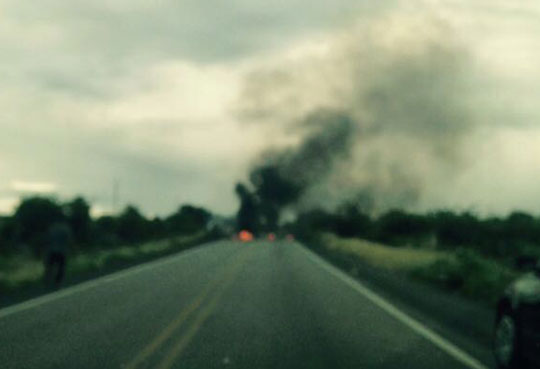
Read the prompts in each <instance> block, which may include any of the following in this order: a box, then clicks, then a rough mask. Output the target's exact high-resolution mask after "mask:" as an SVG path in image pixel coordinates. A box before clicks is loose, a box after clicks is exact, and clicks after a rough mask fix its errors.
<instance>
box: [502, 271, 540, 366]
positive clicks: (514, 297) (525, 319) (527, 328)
mask: <svg viewBox="0 0 540 369" xmlns="http://www.w3.org/2000/svg"><path fill="white" fill-rule="evenodd" d="M496 316H497V318H496V321H495V333H494V340H493V343H494V344H493V349H494V354H495V359H496V361H497V364H498V367H499V368H500V369H515V368H520V369H521V368H540V260H539V261H536V263H535V266H534V267H533V268H532V271H531V272H529V273H528V274H526V275H525V276H523V277H521V278H519V279H518V280H516V281H514V282H513V283H512V284H511V285H510V286H509V287H508V288H507V289H506V291H505V293H504V295H503V296H502V298H501V299H500V300H499V302H498V304H497V315H496Z"/></svg>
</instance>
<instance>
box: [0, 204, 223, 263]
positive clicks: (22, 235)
mask: <svg viewBox="0 0 540 369" xmlns="http://www.w3.org/2000/svg"><path fill="white" fill-rule="evenodd" d="M211 219H212V214H211V213H210V212H209V211H208V210H206V209H204V208H201V207H196V206H192V205H183V206H180V207H179V208H178V210H177V211H176V212H174V213H173V214H171V215H169V216H167V217H164V218H160V217H154V218H147V217H146V216H145V215H144V214H142V213H141V211H140V210H139V209H138V208H137V207H136V206H134V205H128V206H127V207H126V208H125V209H124V210H123V211H122V212H121V213H120V214H118V215H104V216H101V217H98V218H96V219H94V218H92V217H91V215H90V204H89V203H88V202H87V201H86V200H85V199H84V198H83V197H77V198H75V199H73V200H70V201H67V202H60V201H58V200H56V199H54V198H49V197H39V196H37V197H30V198H26V199H23V200H22V201H21V203H20V204H19V205H18V207H17V208H16V210H15V211H14V213H13V214H12V215H9V216H4V217H1V218H0V254H4V255H6V254H14V253H20V252H23V251H29V252H31V253H32V255H34V256H35V257H42V256H43V253H44V250H45V249H46V247H47V245H46V243H47V232H48V230H49V228H50V227H51V226H52V225H53V224H54V223H57V222H64V223H66V224H68V225H69V227H70V229H71V232H72V236H73V241H74V242H73V243H74V245H75V247H76V248H77V249H78V250H84V249H86V248H94V247H114V246H117V245H123V244H133V243H140V242H145V241H149V240H152V239H158V238H164V237H170V236H176V235H182V234H192V233H195V232H198V231H201V230H204V229H206V227H207V226H208V224H209V222H210V220H211Z"/></svg>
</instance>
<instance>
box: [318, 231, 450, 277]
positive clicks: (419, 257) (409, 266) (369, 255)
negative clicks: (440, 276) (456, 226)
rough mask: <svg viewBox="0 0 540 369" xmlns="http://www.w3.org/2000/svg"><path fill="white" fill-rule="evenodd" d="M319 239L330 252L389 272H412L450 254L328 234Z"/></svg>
mask: <svg viewBox="0 0 540 369" xmlns="http://www.w3.org/2000/svg"><path fill="white" fill-rule="evenodd" d="M321 237H322V238H321V241H322V243H323V245H325V247H327V248H328V250H330V251H337V252H341V253H346V254H349V255H351V256H353V257H356V258H358V259H359V260H361V261H363V262H365V263H367V264H369V265H372V266H375V267H378V268H382V269H386V270H391V271H401V272H412V271H414V270H416V269H418V268H425V267H427V266H429V265H432V264H433V263H436V262H438V261H442V260H448V259H450V258H451V255H450V254H448V253H446V252H442V251H437V250H427V249H420V248H413V247H392V246H387V245H383V244H380V243H375V242H370V241H366V240H361V239H357V238H339V237H337V236H335V235H333V234H330V233H325V234H323V235H322V236H321Z"/></svg>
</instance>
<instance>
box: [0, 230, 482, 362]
mask: <svg viewBox="0 0 540 369" xmlns="http://www.w3.org/2000/svg"><path fill="white" fill-rule="evenodd" d="M473 356H474V353H473V354H472V355H471V354H468V353H465V352H464V351H463V350H461V349H460V348H458V347H457V346H456V345H454V344H452V343H451V342H450V341H449V340H447V339H445V338H444V337H443V336H442V335H439V334H436V333H434V332H433V331H432V330H430V329H429V328H427V327H426V326H425V325H423V324H422V323H420V322H419V321H418V320H415V319H412V318H410V317H409V316H408V315H406V314H405V313H403V312H402V311H401V310H399V309H398V308H396V307H395V306H394V305H392V304H390V303H388V301H387V300H384V299H382V298H381V297H380V296H379V295H377V294H375V293H373V292H372V291H371V290H368V289H366V288H365V287H364V286H363V285H362V284H359V283H358V282H355V281H353V280H352V279H350V278H349V277H347V276H345V275H344V274H342V273H341V272H339V271H337V270H336V269H334V268H333V267H331V266H329V265H328V264H327V263H326V262H324V261H322V260H321V259H319V258H318V257H317V256H314V255H313V254H311V252H309V251H307V250H306V249H304V248H303V247H302V246H300V245H298V244H296V243H288V242H275V243H269V242H253V243H248V244H241V243H234V242H227V241H222V242H216V243H213V244H209V245H204V246H202V247H199V248H196V249H194V250H191V251H188V252H185V253H182V254H179V255H176V256H172V257H168V258H166V259H162V260H158V261H156V262H152V263H148V264H145V265H142V266H138V267H135V268H131V269H128V270H125V271H123V272H119V273H116V274H113V275H110V276H107V277H103V278H100V279H98V280H94V281H91V282H87V283H84V284H81V285H79V286H75V287H71V288H68V289H65V290H62V291H59V292H56V293H53V294H51V295H47V296H44V297H40V298H38V299H35V300H31V301H29V302H26V303H23V304H19V305H15V306H12V307H9V308H5V309H2V310H0V367H2V368H28V369H31V368H55V369H58V368H79V369H83V368H100V369H103V368H126V369H139V368H156V369H168V368H183V369H190V368H204V369H206V368H245V369H248V368H249V369H253V368H295V369H297V368H310V369H312V368H313V369H316V368H370V369H371V368H381V369H382V368H399V369H406V368H414V369H423V368H430V369H432V368H438V369H450V368H452V369H455V368H469V369H470V368H475V369H482V368H485V366H484V365H483V364H481V363H480V362H478V361H477V360H475V359H474V358H473Z"/></svg>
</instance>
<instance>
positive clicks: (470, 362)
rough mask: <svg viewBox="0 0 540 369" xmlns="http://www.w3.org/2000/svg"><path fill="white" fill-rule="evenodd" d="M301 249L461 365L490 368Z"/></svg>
mask: <svg viewBox="0 0 540 369" xmlns="http://www.w3.org/2000/svg"><path fill="white" fill-rule="evenodd" d="M300 249H301V250H302V251H303V252H305V253H306V255H307V256H308V257H309V258H310V259H311V260H312V261H313V262H315V263H316V264H318V265H319V266H320V267H322V268H323V269H325V270H326V271H327V272H329V273H330V274H332V275H333V276H334V277H337V278H338V279H340V280H341V281H343V282H345V283H346V284H347V285H349V286H350V287H352V289H354V290H355V291H356V292H358V293H360V294H362V295H363V296H364V297H366V298H367V299H368V300H370V301H371V302H372V303H374V304H375V305H377V306H378V307H380V308H381V309H383V310H384V311H386V312H387V313H388V314H389V315H391V316H392V317H394V318H396V319H397V320H399V321H400V322H402V323H403V324H405V325H406V326H407V327H409V328H410V329H412V330H413V331H415V332H416V333H418V334H419V335H420V336H422V337H424V338H426V339H427V340H428V341H430V342H431V343H433V344H434V345H435V346H437V347H439V348H440V349H441V350H443V351H445V352H446V353H447V354H449V355H450V356H452V357H453V358H454V359H456V360H458V361H460V362H461V363H463V364H465V365H466V366H467V367H469V368H471V369H488V367H487V366H485V365H484V364H482V363H481V362H480V361H478V360H477V359H475V358H473V357H472V356H470V355H469V354H467V353H466V352H465V351H463V350H462V349H460V348H459V347H457V346H456V345H454V344H453V343H451V342H449V341H448V340H447V339H445V338H443V337H442V336H440V335H439V334H437V333H435V332H434V331H432V330H431V329H429V328H427V327H426V326H425V325H423V324H422V323H420V322H419V321H417V320H415V319H413V318H411V317H410V316H408V315H407V314H405V313H403V312H402V311H401V310H399V309H398V308H396V307H395V306H394V305H392V304H391V303H389V302H388V301H387V300H385V299H384V298H382V297H380V296H379V295H377V294H376V293H375V292H373V291H371V290H370V289H368V288H367V287H365V286H364V285H363V284H362V283H361V282H360V281H358V280H356V279H353V278H352V277H350V276H348V275H347V274H345V273H344V272H342V271H341V270H339V269H337V268H336V267H334V266H333V265H331V264H329V263H328V262H327V261H325V260H323V259H322V258H321V257H320V256H318V255H316V254H314V253H313V252H312V251H309V250H308V249H306V248H305V247H304V246H302V245H300Z"/></svg>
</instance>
